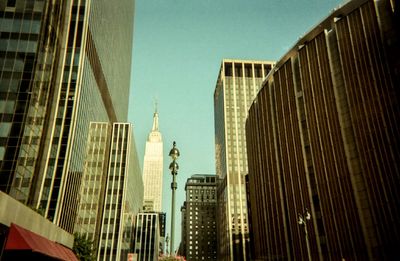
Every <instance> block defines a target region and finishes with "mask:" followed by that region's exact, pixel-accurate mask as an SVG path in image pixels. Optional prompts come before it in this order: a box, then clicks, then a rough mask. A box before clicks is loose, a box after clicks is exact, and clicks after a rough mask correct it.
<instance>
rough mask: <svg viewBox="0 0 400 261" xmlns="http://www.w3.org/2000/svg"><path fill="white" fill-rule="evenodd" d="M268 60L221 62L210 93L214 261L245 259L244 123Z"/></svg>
mask: <svg viewBox="0 0 400 261" xmlns="http://www.w3.org/2000/svg"><path fill="white" fill-rule="evenodd" d="M273 64H274V63H273V62H268V61H246V60H223V61H222V64H221V69H220V73H219V76H218V80H217V85H216V88H215V93H214V120H215V153H216V156H215V157H216V174H217V175H218V176H219V178H220V182H219V186H218V201H219V202H218V204H219V205H220V207H219V209H218V213H217V220H218V221H217V223H218V247H219V249H218V252H219V253H218V260H246V259H248V254H249V253H248V247H249V231H248V218H247V204H246V189H245V175H246V174H247V157H246V153H247V152H246V138H245V130H244V128H245V120H246V117H247V111H248V109H249V107H250V105H251V103H252V102H253V99H254V97H255V96H256V94H257V92H258V90H259V89H260V87H261V83H262V81H263V80H264V78H265V76H266V75H267V74H268V73H269V71H270V70H271V68H272V66H273Z"/></svg>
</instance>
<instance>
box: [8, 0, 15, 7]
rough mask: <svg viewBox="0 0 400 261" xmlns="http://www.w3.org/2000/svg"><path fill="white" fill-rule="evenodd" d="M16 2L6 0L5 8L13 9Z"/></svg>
mask: <svg viewBox="0 0 400 261" xmlns="http://www.w3.org/2000/svg"><path fill="white" fill-rule="evenodd" d="M15 2H16V0H7V7H15Z"/></svg>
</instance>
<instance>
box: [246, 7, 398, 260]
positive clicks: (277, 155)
mask: <svg viewBox="0 0 400 261" xmlns="http://www.w3.org/2000/svg"><path fill="white" fill-rule="evenodd" d="M396 20H397V22H398V21H399V20H398V6H395V4H394V1H388V0H386V1H385V0H381V1H368V0H354V1H350V2H348V3H346V4H345V5H343V6H342V7H340V8H338V9H336V10H334V11H333V12H332V13H331V14H330V15H329V17H327V18H326V19H325V20H324V21H322V22H321V23H320V24H318V25H317V26H316V27H314V28H313V29H312V30H311V31H310V32H309V33H308V34H306V35H305V36H304V37H303V38H301V39H300V40H299V41H298V42H297V43H296V44H295V46H294V47H293V48H292V49H291V50H290V51H289V52H288V53H287V54H286V55H285V56H284V57H283V58H282V59H281V60H280V61H279V62H278V63H277V64H276V67H275V68H274V69H273V73H270V74H269V76H268V77H267V79H266V81H265V82H264V84H263V87H262V89H261V90H260V92H259V93H258V95H257V97H256V99H255V101H254V103H253V104H252V106H251V108H250V111H249V116H248V119H247V122H246V140H247V151H248V167H249V187H250V201H251V212H252V224H251V227H252V232H251V233H253V235H252V236H253V238H254V240H253V245H254V249H255V259H256V260H272V259H274V260H287V259H289V260H306V259H307V255H308V250H307V244H306V239H305V235H304V230H303V227H302V226H300V225H299V224H298V214H299V213H303V212H304V211H305V210H306V209H308V210H309V211H310V213H311V219H310V220H309V222H308V223H307V229H308V241H309V252H310V255H311V257H312V259H314V260H317V259H322V258H324V259H328V260H341V259H345V260H356V259H357V260H368V259H370V260H372V259H374V260H397V259H399V257H400V252H399V247H400V243H399V242H400V218H399V216H400V189H399V188H400V135H399V133H400V124H399V120H400V111H399V110H400V106H399V98H400V97H399V83H400V81H399V79H400V65H399V61H400V55H399V47H398V46H400V42H399V31H398V28H399V27H398V26H395V23H396Z"/></svg>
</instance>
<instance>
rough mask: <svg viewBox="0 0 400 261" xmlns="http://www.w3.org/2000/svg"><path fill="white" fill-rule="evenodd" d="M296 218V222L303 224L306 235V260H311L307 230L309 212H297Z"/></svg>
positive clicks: (309, 217)
mask: <svg viewBox="0 0 400 261" xmlns="http://www.w3.org/2000/svg"><path fill="white" fill-rule="evenodd" d="M298 216H299V217H298V220H297V222H298V223H299V225H300V226H303V228H304V235H305V237H306V247H307V255H308V260H310V261H311V253H310V244H309V242H308V231H307V222H308V221H310V219H311V214H310V212H308V210H307V209H306V211H305V212H304V213H303V214H300V213H298Z"/></svg>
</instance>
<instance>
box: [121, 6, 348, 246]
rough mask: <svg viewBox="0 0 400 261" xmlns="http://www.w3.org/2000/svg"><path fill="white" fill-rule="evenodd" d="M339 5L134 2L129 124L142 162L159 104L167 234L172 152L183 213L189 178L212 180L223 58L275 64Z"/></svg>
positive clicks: (177, 241)
mask: <svg viewBox="0 0 400 261" xmlns="http://www.w3.org/2000/svg"><path fill="white" fill-rule="evenodd" d="M341 3H343V0H136V11H135V31H134V43H133V63H132V78H131V92H130V108H129V121H130V122H132V123H133V125H134V132H135V141H136V146H137V150H138V154H139V161H140V162H141V165H143V154H144V148H145V143H146V139H147V135H148V133H149V131H150V130H151V127H152V118H153V112H154V100H155V99H156V100H158V112H159V117H160V131H161V133H162V135H163V140H164V189H163V210H164V211H166V212H167V231H168V234H169V233H170V228H169V226H170V209H171V189H170V183H171V175H170V172H169V170H168V165H169V163H170V158H169V157H168V153H169V150H170V149H171V147H172V142H173V141H174V140H175V141H176V142H177V147H178V149H179V150H180V152H181V157H180V158H179V166H180V170H179V174H178V190H177V197H176V199H177V200H176V203H175V204H176V214H175V219H176V221H175V227H176V232H175V246H176V248H177V247H178V246H179V242H180V237H181V236H180V233H181V230H180V227H181V225H180V224H181V223H180V222H181V221H180V216H181V215H180V207H181V206H182V203H183V201H184V199H185V192H184V187H185V182H186V179H187V178H189V177H190V176H191V175H193V174H199V173H200V174H214V173H215V160H214V109H213V106H214V105H213V94H214V89H215V83H216V80H217V76H218V72H219V67H220V64H221V60H222V59H223V58H238V59H253V60H279V59H280V57H281V56H283V55H284V54H285V52H286V51H287V50H288V49H290V48H291V47H292V46H293V45H294V43H295V42H296V41H297V40H298V39H299V37H301V36H302V35H303V34H305V33H306V32H307V31H308V30H310V29H311V28H312V27H313V26H314V25H316V24H317V23H318V22H320V21H321V20H322V19H323V18H325V17H326V16H327V15H328V14H329V13H330V12H331V10H332V9H333V8H335V7H337V6H338V5H339V4H341Z"/></svg>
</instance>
